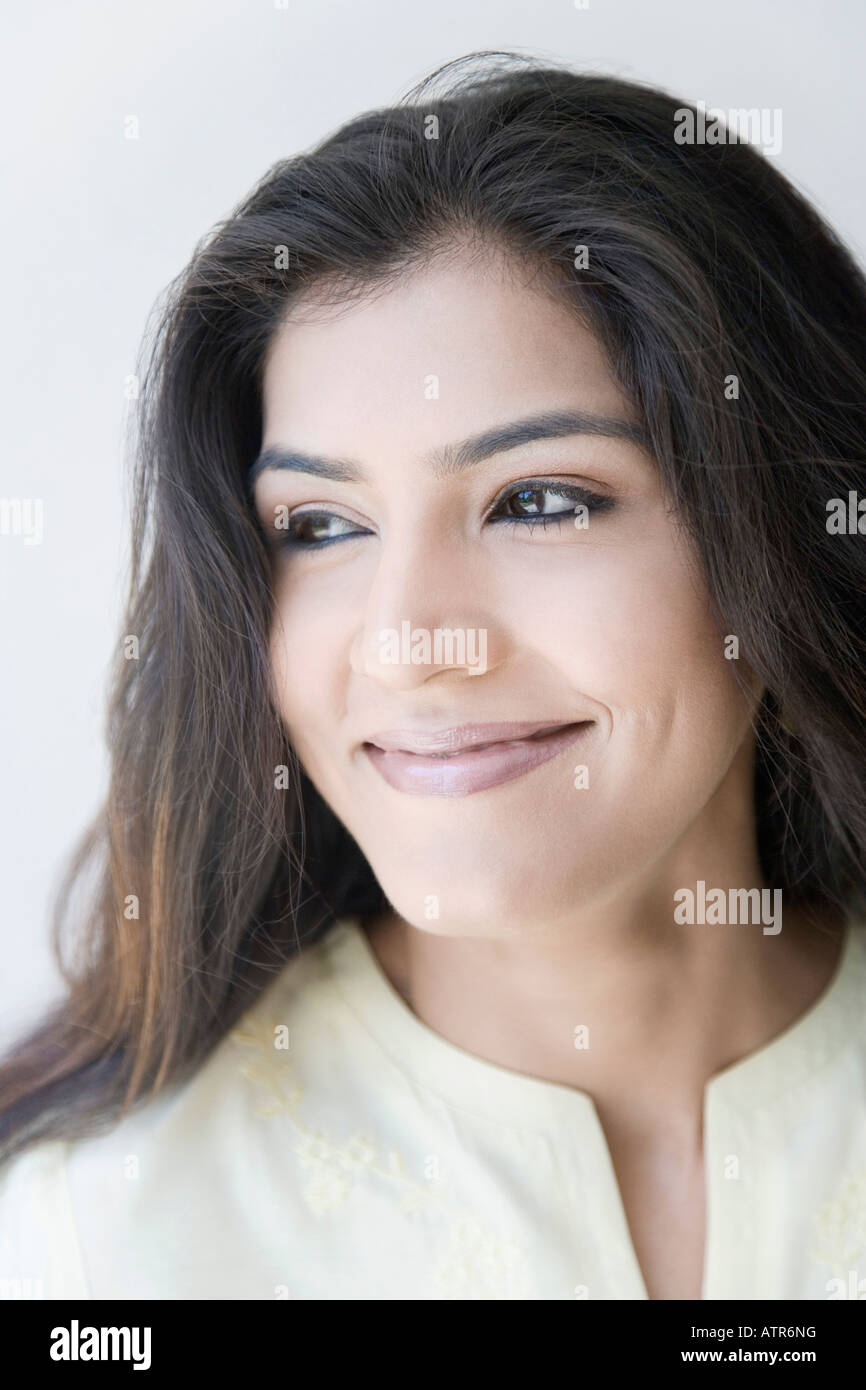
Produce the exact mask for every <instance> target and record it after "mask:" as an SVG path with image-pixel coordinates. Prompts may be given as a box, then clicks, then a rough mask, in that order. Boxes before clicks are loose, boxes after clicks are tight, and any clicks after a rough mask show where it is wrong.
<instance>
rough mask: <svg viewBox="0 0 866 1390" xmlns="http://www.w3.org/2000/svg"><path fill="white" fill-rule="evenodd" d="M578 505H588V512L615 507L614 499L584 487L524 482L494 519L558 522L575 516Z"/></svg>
mask: <svg viewBox="0 0 866 1390" xmlns="http://www.w3.org/2000/svg"><path fill="white" fill-rule="evenodd" d="M578 506H583V507H585V508H586V510H587V511H588V512H599V511H609V510H610V508H611V507H613V506H614V500H613V498H612V497H603V496H602V495H601V494H600V493H597V492H590V491H589V489H588V488H584V487H576V486H567V485H566V484H564V483H543V482H538V483H536V482H524V483H521V484H519V485H518V486H517V487H516V488H513V489H512V491H511V492H509V493H508V494H507V495H506V496H505V497H503V498H502V499H501V500H500V503H499V506H498V508H497V511H496V512H494V513H493V514H492V516H491V520H493V521H511V522H515V521H516V522H521V521H536V522H541V523H542V524H543V525H544V524H548V523H553V524H555V523H557V522H561V521H564V520H566V519H567V518H569V517H572V516H573V515H574V511H575V508H576V507H578Z"/></svg>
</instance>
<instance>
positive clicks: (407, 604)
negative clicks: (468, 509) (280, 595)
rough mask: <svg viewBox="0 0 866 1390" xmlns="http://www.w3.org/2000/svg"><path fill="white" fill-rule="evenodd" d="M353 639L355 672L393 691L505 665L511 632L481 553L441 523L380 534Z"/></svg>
mask: <svg viewBox="0 0 866 1390" xmlns="http://www.w3.org/2000/svg"><path fill="white" fill-rule="evenodd" d="M380 546H381V550H380V554H379V559H378V564H377V566H376V570H375V572H374V575H373V578H372V580H371V582H370V585H369V588H368V590H367V593H366V595H365V596H364V600H363V616H362V620H361V622H360V624H359V628H358V631H357V632H356V634H355V637H354V640H353V643H352V655H351V665H352V670H353V671H354V672H355V673H356V674H360V675H365V676H369V677H372V678H373V679H374V680H376V681H378V682H379V683H380V684H382V685H386V686H388V687H389V688H391V689H394V690H410V689H412V688H414V687H415V686H419V685H423V684H424V683H425V682H426V681H428V680H430V679H431V678H432V677H434V676H436V677H437V678H438V677H442V676H444V675H445V674H451V675H452V676H454V677H455V678H457V679H463V678H466V679H472V678H477V677H478V676H481V675H484V674H485V672H487V671H489V670H491V669H493V668H494V667H495V666H497V665H499V664H500V662H501V661H502V660H503V657H504V650H505V640H506V639H505V632H504V630H503V629H502V628H501V627H500V625H499V623H498V622H497V620H496V618H495V593H494V592H493V589H492V585H491V583H490V575H489V572H488V571H487V569H486V567H485V565H484V561H483V557H482V556H479V555H473V554H472V553H471V549H470V548H469V543H468V542H467V541H466V540H465V539H464V538H462V537H460V536H456V537H455V536H449V535H447V534H445V533H444V532H443V531H442V530H441V529H439V528H437V529H436V531H435V532H434V531H433V530H432V528H431V530H429V531H427V532H426V533H425V531H424V529H423V528H419V530H418V532H417V533H416V534H415V536H414V537H413V536H408V537H407V536H406V535H405V534H404V535H403V536H401V537H399V538H397V537H394V538H393V539H389V540H380Z"/></svg>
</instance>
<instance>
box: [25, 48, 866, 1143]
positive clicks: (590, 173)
mask: <svg viewBox="0 0 866 1390" xmlns="http://www.w3.org/2000/svg"><path fill="white" fill-rule="evenodd" d="M684 106H685V103H683V102H680V101H679V100H677V99H676V98H675V97H673V96H671V95H669V94H667V93H665V92H662V91H659V90H657V89H654V88H651V87H648V86H643V85H639V84H637V83H633V82H626V81H621V80H618V79H617V78H614V77H607V76H600V75H584V74H581V73H576V72H572V71H569V70H568V69H566V68H563V67H559V66H556V65H552V64H546V63H540V62H537V61H534V60H532V59H527V58H525V57H522V56H520V55H514V54H472V55H469V56H468V57H467V58H464V59H460V60H457V62H456V63H453V64H449V65H446V67H445V68H444V69H440V70H439V71H438V72H437V73H434V74H433V75H432V77H430V78H428V79H427V80H426V81H425V82H424V83H422V84H421V86H420V87H418V88H415V89H413V91H412V92H411V93H409V95H408V96H407V98H406V99H405V100H404V101H403V102H401V103H400V104H399V105H397V106H395V107H391V108H388V109H383V110H379V111H374V112H372V113H369V114H366V115H363V116H361V117H359V118H358V119H357V120H353V121H351V122H350V123H348V124H347V125H344V126H343V127H342V128H341V129H339V130H338V131H337V132H336V133H335V134H332V135H331V136H330V137H329V138H327V139H326V140H324V142H323V143H321V144H320V145H318V146H317V147H316V148H315V149H313V150H312V151H311V152H308V153H305V154H302V155H300V156H298V157H296V158H292V159H287V160H285V161H281V162H279V163H278V164H276V165H275V166H274V167H273V168H272V169H270V170H269V171H268V172H267V173H266V175H265V176H264V178H263V179H262V180H261V181H260V182H259V184H258V185H257V186H256V187H255V188H254V189H253V190H252V192H251V193H250V194H249V195H248V196H247V197H246V198H245V199H244V200H243V202H242V203H241V204H240V205H239V206H238V207H237V208H236V209H235V210H234V211H233V212H232V213H231V215H230V216H228V217H227V218H226V219H225V220H224V221H222V222H220V223H219V224H218V225H217V226H216V227H215V228H214V229H213V230H212V231H211V232H210V233H209V234H208V235H207V236H206V237H205V238H204V239H203V240H202V241H201V242H200V243H199V245H198V246H197V247H196V249H195V252H194V255H193V257H192V259H191V261H190V264H189V265H188V267H187V268H186V269H184V271H183V272H182V274H181V275H180V276H179V277H178V278H177V280H176V281H174V282H173V283H172V285H171V286H170V287H169V291H168V294H167V298H166V300H165V302H164V303H161V304H158V305H157V309H156V318H155V322H154V324H153V325H152V326H151V327H149V329H148V331H147V333H146V334H145V339H144V342H143V346H142V352H141V359H140V362H139V378H140V396H139V403H138V410H137V421H136V427H135V429H134V432H133V436H132V438H131V464H132V468H133V482H134V485H133V505H132V549H131V555H132V559H131V566H130V576H129V595H128V601H127V606H126V611H125V616H124V619H123V624H122V631H121V633H120V634H119V635H118V646H117V656H116V660H115V663H114V667H113V671H112V673H111V689H110V695H109V701H108V717H107V728H106V736H107V742H108V746H109V749H110V755H111V768H110V780H109V786H108V791H107V796H106V800H105V804H104V807H103V808H102V810H101V812H100V814H99V815H98V817H97V818H96V820H95V821H94V823H93V824H92V825H91V826H90V827H89V829H88V830H87V832H86V834H85V836H84V838H83V839H82V841H81V843H80V845H79V846H78V847H77V849H76V852H75V854H74V857H73V858H72V861H71V863H70V864H69V867H68V872H67V874H66V877H65V879H64V882H63V884H62V886H61V890H60V893H59V895H58V899H57V904H56V910H55V915H54V919H53V923H52V941H53V945H54V949H55V952H56V954H57V957H58V960H59V962H60V966H61V969H62V971H63V975H64V979H65V983H66V986H67V994H66V997H65V998H63V1000H62V1002H60V1003H59V1004H57V1005H56V1006H54V1007H53V1008H52V1009H51V1010H50V1012H49V1013H48V1014H47V1016H45V1017H44V1018H42V1019H41V1021H40V1022H39V1023H38V1025H37V1026H35V1027H34V1028H33V1029H32V1031H31V1032H30V1033H29V1034H28V1035H27V1036H25V1037H23V1038H22V1039H21V1040H20V1041H19V1042H17V1043H16V1044H15V1045H14V1046H13V1047H12V1048H11V1049H10V1051H9V1052H8V1053H7V1055H6V1056H5V1057H4V1059H3V1062H2V1066H0V1157H3V1158H8V1157H9V1156H10V1155H12V1154H13V1153H15V1152H18V1151H21V1150H22V1149H23V1148H25V1147H26V1146H28V1145H30V1144H32V1143H34V1142H36V1141H37V1140H39V1139H47V1138H52V1137H53V1138H59V1137H66V1138H76V1137H83V1136H85V1135H87V1134H90V1133H94V1132H96V1131H98V1130H101V1129H104V1128H105V1127H110V1126H112V1125H114V1124H115V1123H116V1122H117V1121H118V1120H119V1119H120V1118H121V1117H122V1115H123V1114H125V1113H126V1112H127V1111H128V1110H129V1109H130V1108H131V1107H132V1106H137V1105H139V1104H144V1103H146V1102H147V1100H148V1099H150V1098H152V1097H153V1096H155V1095H156V1094H157V1093H158V1092H159V1091H160V1090H161V1089H162V1088H164V1087H166V1086H168V1085H173V1084H176V1083H179V1082H180V1081H182V1080H183V1079H184V1078H186V1077H188V1076H190V1075H191V1074H192V1073H193V1072H194V1071H195V1070H196V1069H197V1068H198V1067H199V1066H200V1065H201V1064H202V1062H203V1061H204V1060H205V1058H206V1057H207V1056H208V1054H209V1053H210V1052H211V1051H212V1049H213V1048H214V1046H215V1045H216V1044H217V1043H218V1042H219V1040H220V1039H221V1038H222V1037H223V1036H224V1035H225V1033H226V1032H227V1030H228V1029H229V1027H230V1026H231V1025H232V1024H233V1022H234V1021H235V1020H236V1019H237V1017H238V1016H239V1015H240V1014H241V1013H242V1012H243V1011H244V1010H245V1009H246V1008H247V1007H248V1006H249V1005H250V1004H251V1003H252V1002H253V1001H254V999H255V998H256V997H257V995H258V994H259V993H260V992H261V990H262V988H263V987H264V985H265V984H266V983H268V981H269V980H270V979H271V978H272V977H273V975H274V973H275V972H276V971H278V970H280V969H281V968H282V967H283V966H284V965H285V964H286V962H287V961H288V960H290V959H291V958H292V956H293V955H294V954H296V953H297V952H298V951H299V950H302V949H303V948H304V947H305V946H306V945H308V944H309V943H310V942H311V941H313V940H315V939H316V938H318V937H319V936H320V935H321V934H322V933H323V932H325V931H327V930H328V928H329V927H330V926H331V925H332V924H333V922H334V921H335V920H337V919H338V918H339V917H340V916H342V915H344V914H349V913H351V914H359V915H361V916H366V915H367V914H370V913H375V912H378V911H379V910H381V909H382V907H383V906H385V905H386V900H385V898H384V895H383V893H382V890H381V888H380V887H379V885H378V884H377V882H376V879H375V877H374V875H373V873H372V871H371V869H370V867H369V865H368V864H367V863H366V861H365V859H364V857H363V855H362V854H361V852H360V850H359V848H358V846H357V845H356V843H355V842H354V841H353V840H352V838H351V837H350V836H349V834H348V832H347V831H346V830H345V829H344V827H343V826H342V825H341V824H340V823H339V822H338V821H337V819H336V817H335V816H334V815H333V813H332V812H331V811H330V809H329V808H328V806H327V805H325V803H324V802H323V801H322V799H321V797H320V796H319V795H318V793H317V792H316V790H315V788H314V787H313V786H312V785H311V783H310V782H309V781H308V779H307V778H306V776H305V775H304V773H303V770H302V769H301V768H300V766H299V764H298V761H297V758H296V756H295V754H294V752H293V750H292V749H291V747H290V746H289V745H288V742H287V739H286V735H285V732H284V729H283V727H282V724H281V721H280V718H279V715H278V713H277V710H276V707H275V704H274V702H273V700H272V697H271V690H270V682H269V677H270V672H269V657H268V636H269V630H270V624H271V616H272V603H273V598H272V591H271V582H270V581H271V576H270V563H271V562H270V559H269V551H268V547H267V544H266V541H265V537H264V533H263V531H262V527H261V525H260V523H259V521H258V520H257V517H256V514H255V510H254V508H253V505H252V496H251V492H250V488H249V485H248V477H247V475H248V470H249V467H250V464H251V462H252V461H253V460H254V458H255V456H256V454H257V453H258V450H259V446H260V443H261V428H262V404H261V379H262V366H263V361H264V358H265V354H266V350H267V348H268V345H269V343H270V341H271V339H272V337H273V335H274V333H275V331H276V329H277V327H278V325H279V323H280V320H281V317H282V315H283V314H284V312H285V311H286V308H287V307H288V306H289V304H290V303H291V302H292V301H293V300H294V299H296V298H297V297H298V296H299V295H302V294H304V293H305V291H307V290H308V289H309V288H310V287H312V286H316V288H317V290H318V291H319V292H321V291H322V290H323V289H324V290H327V289H328V287H329V286H330V288H331V290H332V292H333V293H334V294H335V295H337V296H338V297H340V296H348V295H350V294H353V293H361V294H363V293H365V292H366V291H368V290H369V289H370V288H372V287H373V286H375V285H376V284H385V283H387V282H388V281H389V280H390V279H392V278H394V277H399V275H400V274H401V273H402V272H403V271H404V270H406V269H407V268H409V267H411V266H412V265H413V264H415V263H417V262H419V261H423V260H424V259H425V258H426V257H427V256H428V255H429V254H430V253H431V252H432V251H433V250H435V249H436V248H437V247H441V246H442V245H445V244H447V243H448V241H449V239H453V238H454V237H455V236H457V235H461V234H464V233H465V232H466V231H467V230H468V231H469V232H471V233H472V234H478V235H480V236H481V238H482V239H484V238H486V239H489V240H490V242H491V243H496V244H498V245H501V246H504V247H505V248H506V249H508V250H509V251H510V252H511V253H512V254H513V255H515V256H517V257H520V258H521V259H524V260H527V261H530V262H533V263H534V264H535V265H536V266H537V267H538V268H539V270H540V271H541V272H542V273H543V274H544V275H545V276H548V277H549V278H550V280H551V283H555V284H556V285H557V287H558V290H559V293H561V294H562V295H564V296H566V297H568V298H569V299H570V302H571V303H572V304H573V305H574V308H575V313H576V314H580V315H582V316H583V317H584V318H585V319H586V320H588V321H589V323H590V324H591V325H592V327H593V328H594V330H595V331H596V333H597V334H598V336H599V338H600V340H601V342H602V344H603V345H604V347H605V349H606V351H607V354H608V357H609V361H610V364H611V368H612V370H613V372H614V374H615V376H616V377H617V379H618V381H619V382H620V384H621V385H622V387H623V388H624V390H625V391H626V392H627V393H628V395H629V396H630V397H631V399H632V400H633V402H634V404H635V406H636V408H637V411H638V413H639V417H640V418H641V420H642V421H643V423H644V427H645V430H646V434H647V437H648V439H649V440H650V441H651V445H652V451H653V453H654V455H655V457H656V459H657V462H658V466H659V468H660V470H661V475H662V479H663V482H664V487H665V489H666V492H667V495H668V496H669V498H670V499H671V500H672V503H673V505H674V506H675V507H676V509H677V511H678V513H679V515H680V516H681V517H682V519H683V521H684V523H685V524H686V526H687V527H688V529H689V531H690V533H691V535H692V536H693V538H694V541H695V544H696V546H697V550H698V553H699V555H700V556H701V558H702V562H703V567H704V571H705V575H706V582H707V586H708V589H709V592H710V595H711V598H712V601H713V603H714V605H715V607H716V610H717V612H718V614H719V615H720V619H721V621H722V623H723V627H722V631H723V632H726V633H732V634H736V635H737V636H738V638H739V641H740V650H741V655H742V656H743V657H745V658H746V660H747V662H748V663H749V665H750V666H751V667H752V668H753V670H755V671H756V672H757V673H758V674H759V676H760V677H761V679H762V681H763V683H764V685H765V686H766V695H765V696H764V698H763V701H762V703H761V706H760V709H759V711H758V714H757V717H756V720H755V726H754V732H755V738H756V742H757V771H756V783H755V798H756V813H757V834H758V840H759V853H760V858H761V864H762V869H763V872H764V874H765V877H766V880H767V881H768V883H770V884H771V885H772V886H773V887H778V888H781V889H782V890H783V891H784V892H785V894H786V896H787V898H788V900H789V901H791V902H794V903H800V904H808V905H812V907H814V908H815V909H816V910H817V911H825V910H828V909H830V908H833V909H834V910H842V911H844V912H846V913H847V912H853V911H854V910H855V909H856V910H857V911H858V912H859V911H860V910H861V909H862V906H863V900H864V893H866V784H864V783H866V779H864V766H866V752H864V741H863V729H864V715H866V697H864V690H866V675H864V672H866V651H864V646H866V622H864V615H866V540H864V538H863V537H862V536H860V535H858V534H841V535H835V534H831V533H830V531H828V528H827V524H826V517H827V503H828V501H830V500H831V499H833V498H836V497H842V498H847V496H848V493H849V491H851V490H856V491H858V492H859V493H860V494H861V495H866V467H864V439H866V409H864V403H866V283H864V278H863V275H862V274H861V271H860V270H859V268H858V267H857V266H856V264H855V263H854V261H853V259H852V257H851V256H850V254H849V253H848V251H847V250H846V249H845V248H844V246H843V245H842V244H841V243H840V241H839V239H838V238H837V237H836V235H835V234H834V232H833V231H832V230H831V228H830V227H829V226H827V224H826V223H825V222H824V221H822V219H821V218H820V217H819V216H818V214H817V213H816V212H815V210H814V209H813V208H812V207H811V206H810V205H809V204H808V203H807V202H806V201H805V199H804V198H803V197H802V196H801V195H800V194H799V193H798V192H797V191H796V190H795V188H794V187H793V186H792V185H791V184H790V183H789V182H788V181H787V180H786V179H785V178H784V177H783V176H782V175H781V174H780V173H779V172H778V171H777V170H776V169H774V168H773V166H772V164H771V163H770V162H769V161H768V159H767V158H765V157H763V156H762V155H761V154H760V153H759V152H758V151H757V150H756V149H755V148H753V147H752V146H750V145H748V144H745V143H742V142H739V141H736V140H734V139H729V140H728V141H727V142H725V143H723V144H716V145H711V144H703V145H702V144H692V145H682V144H678V143H677V142H676V140H675V139H674V129H675V124H676V116H675V113H676V111H677V110H678V109H679V110H682V109H683V107H684ZM433 117H435V118H436V120H435V121H433V120H432V119H431V118H433ZM578 245H585V246H586V247H587V248H588V253H589V264H588V267H587V268H577V267H576V264H575V254H574V252H575V247H576V246H578ZM732 375H733V376H736V377H737V379H738V381H739V385H740V390H739V396H738V398H737V399H728V394H730V393H726V392H725V389H724V388H725V382H726V379H728V378H730V376H732ZM133 637H134V638H136V639H137V654H136V653H135V651H134V644H133V643H131V642H130V641H129V640H128V639H130V638H133ZM281 767H286V768H288V769H289V774H290V775H289V787H288V790H285V789H283V788H282V785H281V782H280V779H279V777H278V776H277V775H276V772H277V769H279V768H281ZM91 870H93V871H94V873H95V878H94V880H93V882H92V883H90V884H89V886H88V885H87V879H88V874H89V871H91ZM79 890H81V891H82V892H85V897H84V899H83V900H82V901H80V902H78V904H77V906H73V904H74V902H75V898H76V894H78V896H79V897H80V896H81V894H80V893H79ZM864 1002H866V1001H864Z"/></svg>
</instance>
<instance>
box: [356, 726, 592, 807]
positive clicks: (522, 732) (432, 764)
mask: <svg viewBox="0 0 866 1390" xmlns="http://www.w3.org/2000/svg"><path fill="white" fill-rule="evenodd" d="M593 722H594V721H593V720H581V721H579V722H577V723H572V724H555V723H551V722H548V723H543V724H542V723H533V724H530V723H520V724H459V725H455V726H452V727H450V728H443V729H432V730H420V729H415V730H409V729H388V730H385V731H384V732H382V733H378V734H374V735H373V736H372V738H370V739H369V740H368V741H367V742H365V743H364V744H363V750H364V752H365V753H366V755H367V757H368V758H369V760H370V762H371V763H372V765H373V767H374V768H375V769H376V771H377V772H378V773H379V774H380V776H381V777H383V778H384V780H385V781H386V782H387V783H388V785H389V786H391V787H393V788H394V789H395V790H396V791H401V792H408V793H409V795H410V796H469V795H471V794H472V792H480V791H485V790H487V788H489V787H496V786H499V785H500V784H501V783H503V782H511V781H513V780H514V778H515V777H521V776H523V774H524V773H526V772H531V771H532V769H533V768H535V767H539V766H540V765H541V764H542V763H546V762H549V760H550V759H551V758H555V757H557V755H558V754H559V753H561V752H563V751H564V749H566V748H569V747H570V746H571V745H572V744H574V743H576V742H578V741H579V740H580V739H582V738H583V737H584V736H585V735H586V734H587V732H588V731H589V729H590V728H591V727H592V724H593Z"/></svg>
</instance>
